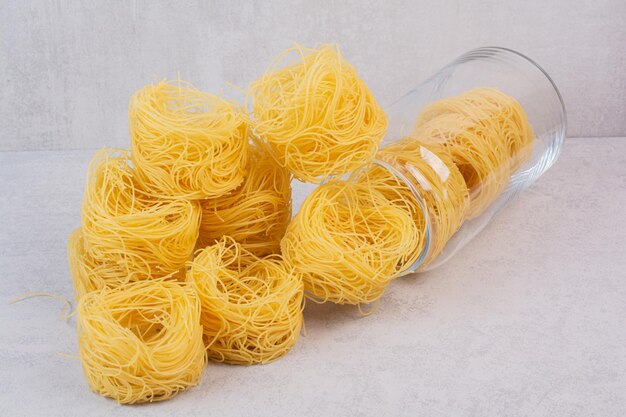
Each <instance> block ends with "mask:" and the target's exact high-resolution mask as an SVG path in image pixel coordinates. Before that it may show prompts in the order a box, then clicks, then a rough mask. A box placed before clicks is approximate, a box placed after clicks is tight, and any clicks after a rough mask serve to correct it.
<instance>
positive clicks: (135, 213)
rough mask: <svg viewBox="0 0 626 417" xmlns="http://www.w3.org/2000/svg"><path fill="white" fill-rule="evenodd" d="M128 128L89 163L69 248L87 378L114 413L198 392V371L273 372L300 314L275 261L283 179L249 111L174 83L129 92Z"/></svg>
mask: <svg viewBox="0 0 626 417" xmlns="http://www.w3.org/2000/svg"><path fill="white" fill-rule="evenodd" d="M129 118H130V134H131V149H130V150H124V149H103V150H101V151H99V152H98V153H97V154H96V155H95V157H94V158H93V160H92V161H91V164H90V166H89V170H88V175H87V182H86V186H85V194H84V200H83V206H82V226H81V227H80V228H79V229H77V230H76V231H74V232H73V233H72V235H71V236H70V242H69V258H70V267H71V272H72V277H73V282H74V291H75V298H76V299H77V300H78V301H79V305H78V332H79V349H80V356H81V359H82V363H83V369H84V373H85V375H86V377H87V380H88V383H89V385H90V387H91V388H92V389H93V390H95V391H96V392H98V393H100V394H102V395H105V396H109V397H112V398H114V399H116V400H117V401H119V402H121V403H136V402H146V401H157V400H163V399H167V398H169V397H171V396H172V395H174V394H175V393H177V392H178V391H180V390H182V389H185V388H187V387H189V386H192V385H195V384H197V383H198V382H199V381H200V378H201V375H202V371H203V368H204V366H205V364H206V361H207V358H209V359H211V360H216V361H223V362H228V363H237V364H253V363H265V362H269V361H272V360H274V359H276V358H277V357H279V356H281V355H282V354H284V353H285V352H287V351H288V350H289V349H290V348H291V347H292V346H293V345H294V343H295V342H296V340H297V338H298V335H299V333H300V327H301V326H302V309H303V284H302V279H301V277H300V275H298V274H297V273H296V272H295V271H294V268H292V267H290V266H289V265H288V264H287V263H285V262H284V260H283V259H282V257H281V255H280V249H279V245H280V239H281V238H282V235H283V234H284V231H285V228H286V227H287V223H288V222H289V220H290V218H291V185H290V180H291V176H290V173H289V171H288V170H287V169H285V168H283V167H281V166H279V165H278V164H275V163H274V162H273V159H272V157H271V156H270V155H269V153H268V152H267V150H266V149H264V148H262V147H259V146H255V145H254V144H252V143H251V141H250V126H249V117H248V115H247V114H246V113H245V111H243V109H241V108H240V107H239V106H238V105H237V104H236V103H233V102H230V101H226V100H224V99H221V98H219V97H217V96H213V95H211V94H208V93H204V92H202V91H199V90H197V89H195V88H194V87H192V86H191V85H189V84H187V83H184V82H182V81H174V82H160V83H157V84H155V85H149V86H147V87H145V88H143V89H141V90H140V91H138V92H137V93H136V94H135V95H134V96H133V97H132V99H131V102H130V108H129Z"/></svg>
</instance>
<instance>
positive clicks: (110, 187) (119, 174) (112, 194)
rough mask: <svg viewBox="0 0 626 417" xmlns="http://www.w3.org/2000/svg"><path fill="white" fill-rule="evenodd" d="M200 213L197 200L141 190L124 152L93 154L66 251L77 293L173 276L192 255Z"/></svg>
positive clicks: (102, 151)
mask: <svg viewBox="0 0 626 417" xmlns="http://www.w3.org/2000/svg"><path fill="white" fill-rule="evenodd" d="M200 215H201V212H200V205H199V203H197V202H194V201H188V200H185V199H167V200H157V199H155V198H153V197H151V196H150V195H148V194H147V193H146V192H145V191H143V190H142V189H141V188H140V187H139V186H138V185H137V183H136V175H135V171H134V170H133V169H132V167H131V166H130V165H129V157H128V153H127V152H126V151H124V150H116V149H103V150H101V151H99V152H98V153H97V154H96V155H95V156H94V158H93V160H92V162H91V163H90V166H89V172H88V179H87V183H86V186H85V195H84V199H83V206H82V228H81V230H80V231H79V232H75V234H74V235H72V239H71V241H70V247H69V249H70V267H71V269H72V271H73V272H74V274H75V276H74V281H75V282H79V283H80V284H78V285H76V287H75V288H76V292H77V295H78V296H80V295H82V294H83V293H85V292H88V291H91V290H94V289H99V288H102V287H104V286H108V287H117V286H120V285H123V284H126V283H128V282H132V281H139V280H144V279H152V278H160V277H166V276H171V275H174V274H176V273H178V272H179V271H181V269H182V268H184V267H185V262H186V261H187V260H189V258H190V256H191V255H192V253H193V250H194V247H195V243H196V240H197V238H198V229H199V225H200Z"/></svg>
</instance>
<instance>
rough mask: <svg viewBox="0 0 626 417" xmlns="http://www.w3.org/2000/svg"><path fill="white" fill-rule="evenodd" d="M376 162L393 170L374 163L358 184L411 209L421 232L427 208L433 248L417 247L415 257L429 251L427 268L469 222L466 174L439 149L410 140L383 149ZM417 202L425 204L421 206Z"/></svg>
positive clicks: (363, 173)
mask: <svg viewBox="0 0 626 417" xmlns="http://www.w3.org/2000/svg"><path fill="white" fill-rule="evenodd" d="M377 158H378V159H380V160H381V161H384V162H385V163H387V164H388V166H389V167H390V168H391V169H393V170H395V172H393V171H391V170H390V169H388V168H385V167H383V166H379V165H372V166H370V167H369V168H367V169H366V170H363V171H362V172H361V173H358V174H357V177H356V181H358V182H361V183H363V184H365V185H367V186H369V187H373V188H374V189H376V190H377V191H379V192H381V193H383V194H384V195H385V196H386V197H387V199H388V200H389V201H390V202H392V203H393V202H394V201H395V204H396V205H397V206H398V207H399V208H403V209H404V210H407V209H408V212H409V213H410V214H411V215H412V217H413V221H414V222H415V224H416V227H417V228H418V229H419V230H420V231H424V230H425V227H426V223H425V219H424V212H423V208H424V209H425V210H426V214H427V216H428V222H429V225H430V228H431V231H430V236H431V239H430V246H429V247H428V248H425V247H424V245H423V244H422V245H420V246H418V247H416V248H415V249H416V253H415V254H414V255H413V256H412V257H411V259H416V258H417V256H421V255H422V251H423V250H427V251H428V252H427V253H426V254H424V255H425V256H424V260H423V262H422V263H421V267H422V268H424V267H426V266H427V265H428V264H430V263H431V262H432V261H433V260H434V259H435V258H436V257H437V256H438V255H439V254H440V253H441V251H442V250H443V248H444V247H445V245H446V243H447V242H448V240H449V239H450V238H451V237H452V235H453V234H454V233H455V232H456V231H457V230H458V229H459V227H460V226H461V224H462V223H463V221H464V220H465V217H466V213H467V210H468V206H469V193H468V190H467V186H466V185H465V181H464V179H463V176H462V175H461V173H460V172H459V170H458V168H457V167H456V166H455V165H454V163H453V162H452V160H451V159H450V157H449V156H448V155H447V154H446V152H445V151H444V150H443V149H442V148H441V147H437V146H426V145H423V144H422V143H421V142H419V141H417V140H415V139H412V138H405V139H403V140H400V141H399V142H397V143H395V144H393V145H391V146H388V147H386V148H383V149H382V150H381V151H380V152H379V153H378V156H377ZM398 174H399V175H400V176H401V177H400V176H399V175H398ZM400 178H402V179H400ZM406 181H408V182H409V183H408V184H407V182H406ZM413 190H415V192H414V191H413ZM418 198H419V199H420V201H422V204H424V206H423V208H422V206H421V205H420V204H419V203H418V200H417V199H418ZM407 267H409V268H410V265H407Z"/></svg>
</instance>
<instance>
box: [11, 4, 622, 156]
mask: <svg viewBox="0 0 626 417" xmlns="http://www.w3.org/2000/svg"><path fill="white" fill-rule="evenodd" d="M0 19H1V20H0V28H1V29H0V30H2V36H1V39H0V42H1V47H0V74H1V76H2V78H1V83H2V88H1V90H2V91H1V94H2V108H0V135H1V136H0V137H1V141H0V150H33V149H88V148H98V147H102V146H103V145H108V146H127V144H128V132H127V120H126V108H127V103H128V99H129V96H130V95H131V93H132V92H133V91H134V90H136V89H138V88H140V87H141V86H142V85H144V84H146V83H149V82H151V81H153V80H155V79H161V78H164V77H166V78H171V77H176V76H177V75H178V74H179V73H180V75H181V77H182V78H184V79H187V80H189V81H191V82H192V83H194V84H196V85H197V86H198V87H200V88H202V89H205V90H207V91H212V92H217V91H219V90H220V89H222V88H227V87H226V82H230V83H233V84H235V85H237V86H240V87H245V86H247V85H248V83H249V82H250V81H253V80H254V79H255V78H256V77H258V76H259V75H260V74H262V73H263V71H264V70H265V68H266V67H267V65H268V64H269V62H270V61H271V60H272V59H273V57H274V56H275V55H276V54H277V53H278V52H279V51H281V50H282V49H284V48H286V47H288V46H291V45H292V44H293V43H294V42H299V43H301V44H304V45H309V46H311V45H315V44H316V43H320V42H334V43H338V44H339V45H340V46H341V47H342V50H343V52H344V54H345V55H346V56H347V58H348V59H349V60H350V62H352V63H353V64H354V65H355V66H356V67H357V68H358V69H359V71H360V73H361V74H362V76H363V77H364V79H365V80H366V81H367V82H368V83H369V85H370V86H371V88H372V90H373V91H374V93H375V95H376V96H377V97H378V98H379V99H380V101H381V102H382V103H383V104H384V103H388V102H390V101H391V100H394V99H396V98H398V97H400V95H402V94H403V93H404V92H406V91H408V90H409V88H412V87H414V86H415V85H417V84H418V83H419V82H420V81H421V80H423V79H424V78H425V77H427V76H429V75H430V74H432V73H433V72H434V71H436V70H437V69H439V68H440V67H441V66H443V65H445V64H446V63H448V62H449V61H451V60H452V59H454V58H455V57H457V56H458V55H460V54H462V53H464V52H466V51H467V50H469V49H472V48H476V47H479V46H505V47H508V48H512V49H516V50H519V51H520V52H522V53H524V54H527V55H528V56H530V57H532V58H533V59H535V60H536V61H537V62H538V63H539V64H540V65H542V66H543V67H544V68H545V69H546V70H547V71H548V73H549V74H550V75H551V76H552V77H553V78H554V80H555V82H556V84H557V85H558V86H559V88H560V90H561V92H562V94H563V98H564V100H565V102H566V104H567V109H568V115H569V132H568V134H569V136H571V137H578V136H594V137H596V136H622V135H626V110H625V109H624V99H623V97H624V94H625V93H626V58H625V57H626V55H625V54H624V49H625V48H626V2H624V1H623V0H594V1H571V0H555V1H544V0H524V1H520V0H515V1H497V0H488V1H462V0H442V1H387V2H385V1H380V2H374V1H365V2H359V1H329V0H321V1H312V0H302V1H295V2H289V1H274V2H268V1H257V2H245V1H238V0H237V1H230V2H227V1H223V2H217V1H207V2H202V1H185V2H152V1H128V2H119V1H117V2H116V1H114V2H108V1H107V2H104V1H97V2H94V1H60V0H59V1H43V0H41V1H39V0H37V1H32V0H27V1H13V2H9V1H5V2H3V3H2V5H0ZM226 94H228V91H226Z"/></svg>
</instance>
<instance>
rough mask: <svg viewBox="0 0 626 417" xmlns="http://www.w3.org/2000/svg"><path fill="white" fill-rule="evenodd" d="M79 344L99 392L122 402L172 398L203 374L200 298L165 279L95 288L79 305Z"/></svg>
mask: <svg viewBox="0 0 626 417" xmlns="http://www.w3.org/2000/svg"><path fill="white" fill-rule="evenodd" d="M78 346H79V350H80V358H81V360H82V365H83V372H84V374H85V378H86V379H87V382H88V384H89V387H90V388H91V389H92V390H93V391H95V392H97V393H98V394H100V395H104V396H107V397H111V398H113V399H114V400H116V401H118V402H119V403H122V404H133V403H142V402H153V401H161V400H166V399H168V398H170V397H172V396H173V395H175V394H176V393H177V392H178V391H180V390H183V389H185V388H188V387H190V386H193V385H196V384H197V383H198V382H200V379H201V377H202V371H203V369H204V365H205V363H206V354H205V350H204V344H203V342H202V326H201V325H200V300H199V299H198V297H197V296H196V294H195V292H194V291H193V289H192V288H191V286H189V285H187V284H183V285H181V284H180V283H176V282H170V281H159V280H156V281H138V282H134V283H130V284H127V285H125V286H124V287H121V288H115V289H111V288H104V289H102V290H98V291H91V292H89V293H88V294H86V295H85V296H84V297H82V298H81V299H80V303H79V305H78Z"/></svg>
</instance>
